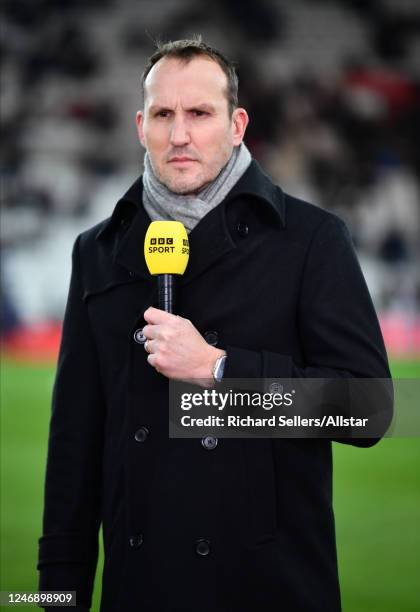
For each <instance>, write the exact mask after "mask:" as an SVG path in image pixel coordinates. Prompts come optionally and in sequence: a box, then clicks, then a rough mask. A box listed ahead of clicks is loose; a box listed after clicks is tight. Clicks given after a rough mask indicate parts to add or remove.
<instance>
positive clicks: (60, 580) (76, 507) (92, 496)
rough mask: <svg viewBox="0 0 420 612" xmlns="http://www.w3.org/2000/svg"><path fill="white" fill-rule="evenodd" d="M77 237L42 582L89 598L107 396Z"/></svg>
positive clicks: (55, 413)
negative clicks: (84, 298) (85, 296)
mask: <svg viewBox="0 0 420 612" xmlns="http://www.w3.org/2000/svg"><path fill="white" fill-rule="evenodd" d="M79 241H80V237H79V238H78V239H77V240H76V242H75V245H74V248H73V256H72V262H73V265H72V275H71V281H70V290H69V296H68V301H67V306H66V311H65V317H64V324H63V333H62V339H61V347H60V353H59V359H58V368H57V375H56V379H55V385H54V390H53V400H52V416H51V422H50V432H49V443H48V457H47V469H46V481H45V505H44V516H43V535H42V537H41V538H40V540H39V559H38V569H39V570H40V581H39V589H40V590H43V591H47V590H66V591H76V598H77V608H76V609H81V610H82V609H88V608H89V607H90V605H91V597H92V589H93V581H94V577H95V570H96V565H97V557H98V531H99V527H100V523H101V493H102V471H101V470H102V467H101V466H102V449H103V429H104V412H105V411H104V400H103V393H102V384H101V378H100V372H99V364H98V358H97V354H96V348H95V343H94V340H93V337H92V331H91V329H90V325H89V320H88V315H87V311H86V305H85V303H84V302H83V301H82V290H81V280H80V263H79Z"/></svg>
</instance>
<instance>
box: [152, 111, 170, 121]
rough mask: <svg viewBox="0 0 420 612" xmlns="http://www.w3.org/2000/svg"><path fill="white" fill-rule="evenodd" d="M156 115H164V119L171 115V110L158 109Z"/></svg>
mask: <svg viewBox="0 0 420 612" xmlns="http://www.w3.org/2000/svg"><path fill="white" fill-rule="evenodd" d="M155 117H162V118H163V119H165V118H166V117H169V111H167V110H161V111H158V112H157V113H155Z"/></svg>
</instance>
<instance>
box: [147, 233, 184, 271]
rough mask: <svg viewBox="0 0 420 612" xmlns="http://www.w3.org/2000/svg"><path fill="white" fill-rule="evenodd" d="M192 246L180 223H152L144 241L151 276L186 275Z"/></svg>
mask: <svg viewBox="0 0 420 612" xmlns="http://www.w3.org/2000/svg"><path fill="white" fill-rule="evenodd" d="M189 254H190V246H189V242H188V234H187V230H186V229H185V227H184V225H183V224H182V223H180V222H179V221H152V223H151V224H150V225H149V227H148V230H147V232H146V237H145V239H144V257H145V259H146V264H147V267H148V268H149V272H150V274H153V275H155V274H184V272H185V268H186V267H187V264H188V257H189Z"/></svg>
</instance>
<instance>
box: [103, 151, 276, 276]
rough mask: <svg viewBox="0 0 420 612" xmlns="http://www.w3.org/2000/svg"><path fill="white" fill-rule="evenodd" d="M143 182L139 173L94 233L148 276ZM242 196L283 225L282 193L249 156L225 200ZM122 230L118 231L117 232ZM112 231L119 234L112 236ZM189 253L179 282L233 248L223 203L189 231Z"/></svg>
mask: <svg viewBox="0 0 420 612" xmlns="http://www.w3.org/2000/svg"><path fill="white" fill-rule="evenodd" d="M142 192H143V182H142V177H139V178H138V179H137V180H136V181H135V182H134V183H133V185H131V187H130V188H129V189H128V190H127V192H126V193H125V194H124V196H123V197H122V198H121V199H120V200H119V201H118V203H117V205H116V207H115V209H114V212H113V213H112V216H111V217H110V218H109V219H107V221H105V223H104V224H103V225H102V227H101V229H100V230H99V231H98V232H97V234H96V239H97V240H99V241H104V242H107V241H108V240H110V241H111V243H112V244H113V248H112V254H113V259H114V261H115V262H116V263H118V264H120V265H122V266H123V267H125V268H126V269H128V270H129V271H130V272H131V273H134V274H135V275H136V276H141V277H143V278H148V279H150V273H149V271H148V270H147V267H146V263H145V259H144V252H143V248H144V237H145V234H146V231H147V228H148V226H149V224H150V223H151V219H150V218H149V216H148V214H147V213H146V210H145V209H144V207H143V203H142ZM242 196H251V199H252V198H256V199H258V200H259V201H260V202H262V203H264V204H265V205H266V206H268V207H269V208H270V210H272V212H274V216H275V218H276V219H277V222H278V223H279V224H280V225H281V226H283V227H284V226H285V203H284V194H283V192H282V190H281V189H280V187H278V186H277V185H274V183H273V182H272V181H271V180H270V179H269V177H268V176H267V175H266V174H265V173H264V172H263V170H262V169H261V167H260V165H259V164H258V163H257V162H256V161H255V160H252V162H251V164H250V166H249V167H248V168H247V170H246V171H245V172H244V174H243V175H242V177H241V178H240V179H239V181H238V182H237V183H236V185H234V187H233V188H232V190H231V191H230V193H229V194H228V196H227V197H226V200H225V202H228V201H231V200H234V199H236V198H238V197H242ZM120 232H121V234H123V235H121V234H120ZM115 235H118V236H121V237H120V238H119V239H118V240H116V241H115V240H114V239H113V237H114V238H115ZM189 241H190V247H191V249H190V250H191V253H194V254H195V257H193V258H191V259H190V262H189V264H188V267H187V270H186V273H185V275H184V277H183V279H182V284H186V283H187V282H189V281H190V280H191V279H192V278H193V277H195V276H196V275H198V274H199V273H201V272H202V271H204V269H206V268H207V267H209V266H210V265H212V264H213V263H214V262H215V261H216V260H217V259H219V258H221V257H223V256H224V255H226V254H227V253H228V252H229V251H231V250H232V249H234V248H235V242H234V240H233V239H232V236H231V235H230V233H229V229H228V227H227V224H226V207H225V206H220V205H219V206H216V207H215V208H214V209H213V210H211V211H210V212H209V213H208V214H207V215H206V216H205V217H203V219H202V220H201V221H200V222H199V223H198V224H197V225H196V227H195V228H194V229H193V230H192V231H191V232H190V234H189Z"/></svg>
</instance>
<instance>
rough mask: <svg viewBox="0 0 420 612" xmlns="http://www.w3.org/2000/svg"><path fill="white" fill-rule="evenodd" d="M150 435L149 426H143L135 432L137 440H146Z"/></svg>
mask: <svg viewBox="0 0 420 612" xmlns="http://www.w3.org/2000/svg"><path fill="white" fill-rule="evenodd" d="M148 435H149V430H148V429H147V427H144V426H142V427H140V428H139V429H138V430H137V431H136V433H135V434H134V439H135V440H136V442H145V441H146V438H147V436H148Z"/></svg>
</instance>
